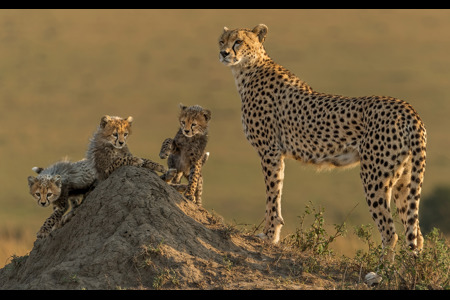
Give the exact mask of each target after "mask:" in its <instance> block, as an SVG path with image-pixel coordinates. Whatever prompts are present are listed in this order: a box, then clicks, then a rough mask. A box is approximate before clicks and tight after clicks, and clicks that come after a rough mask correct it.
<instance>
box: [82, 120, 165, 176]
mask: <svg viewBox="0 0 450 300" xmlns="http://www.w3.org/2000/svg"><path fill="white" fill-rule="evenodd" d="M132 122H133V117H131V116H130V117H128V118H127V119H123V118H121V117H116V116H108V115H105V116H103V117H102V118H101V120H100V125H99V126H98V128H97V131H96V132H95V133H94V136H93V137H92V139H91V142H90V144H89V148H88V151H87V154H86V157H87V159H88V160H89V161H90V162H91V163H92V165H93V166H94V169H95V171H96V173H97V174H96V176H97V179H98V180H99V182H100V181H103V180H105V179H107V178H108V177H109V175H111V173H112V172H114V171H115V170H116V169H118V168H120V167H122V166H137V167H144V168H148V169H150V170H153V171H158V172H161V173H165V172H166V169H165V168H164V166H163V165H161V164H158V163H156V162H153V161H151V160H149V159H146V158H140V157H137V156H134V155H133V154H131V152H130V150H129V149H128V145H127V139H128V137H129V136H130V134H131V124H132Z"/></svg>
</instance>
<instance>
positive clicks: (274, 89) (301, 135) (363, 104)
mask: <svg viewBox="0 0 450 300" xmlns="http://www.w3.org/2000/svg"><path fill="white" fill-rule="evenodd" d="M267 31H268V28H267V26H266V25H264V24H260V25H258V26H256V27H255V28H253V29H252V30H250V29H234V30H229V29H228V28H226V27H225V28H224V31H223V33H222V34H221V36H220V38H219V48H220V52H219V59H220V61H221V62H222V63H223V64H225V65H226V66H229V67H230V68H231V71H232V73H233V76H234V78H235V83H236V87H237V90H238V92H239V94H240V96H241V101H242V107H241V111H242V125H243V129H244V133H245V135H246V137H247V140H248V141H249V142H250V144H251V145H252V146H253V147H254V148H255V150H256V151H257V152H258V154H259V156H260V158H261V166H262V170H263V174H264V178H265V183H266V193H267V202H266V217H265V227H264V231H263V234H261V236H262V237H264V238H268V239H269V240H270V241H272V242H274V243H276V242H278V240H279V238H280V230H281V227H282V225H283V224H284V221H283V218H282V216H281V191H282V187H283V178H284V159H285V158H286V157H288V158H293V159H295V160H298V161H302V162H305V163H310V164H315V165H321V166H329V167H344V166H353V165H357V164H358V163H360V168H361V171H360V174H361V180H362V183H363V186H364V192H365V195H366V200H367V204H368V205H369V210H370V213H371V215H372V218H373V220H374V221H375V223H376V224H377V226H378V230H379V232H380V234H381V237H382V243H383V247H384V248H386V249H387V257H386V258H387V259H388V260H391V261H392V260H393V258H394V251H393V250H394V247H395V244H396V242H397V239H398V237H397V234H396V233H395V228H394V222H393V219H392V215H391V211H390V202H391V196H393V197H394V200H395V203H396V206H397V209H398V211H399V215H400V217H401V219H402V223H403V224H404V227H405V230H406V238H407V242H408V245H409V247H410V248H411V249H418V250H420V249H421V248H422V246H423V237H422V234H421V232H420V228H419V218H418V214H419V201H420V192H421V188H422V182H423V177H424V172H425V156H426V131H425V127H424V124H423V122H422V120H421V119H420V117H419V115H418V114H417V113H416V111H415V110H414V109H413V108H412V107H411V105H409V104H408V103H406V102H404V101H402V100H399V99H395V98H391V97H379V96H371V97H354V98H353V97H343V96H338V95H329V94H324V93H320V92H316V91H314V90H313V89H312V88H311V87H310V86H309V85H307V84H306V83H305V82H304V81H302V80H300V79H299V78H298V77H296V76H295V75H294V74H293V73H291V72H290V71H288V70H287V69H285V68H284V67H282V66H280V65H279V64H277V63H275V62H274V61H273V60H272V59H271V58H270V57H269V56H268V55H267V53H266V51H265V49H264V46H263V42H264V40H265V38H266V35H267Z"/></svg>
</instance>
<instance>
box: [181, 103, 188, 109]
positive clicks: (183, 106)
mask: <svg viewBox="0 0 450 300" xmlns="http://www.w3.org/2000/svg"><path fill="white" fill-rule="evenodd" d="M186 108H187V106H186V105H183V103H180V109H181V111H183V110H185V109H186Z"/></svg>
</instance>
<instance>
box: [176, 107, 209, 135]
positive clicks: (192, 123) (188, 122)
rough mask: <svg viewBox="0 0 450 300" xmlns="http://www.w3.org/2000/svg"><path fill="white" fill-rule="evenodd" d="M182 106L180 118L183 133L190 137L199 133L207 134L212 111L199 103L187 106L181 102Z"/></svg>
mask: <svg viewBox="0 0 450 300" xmlns="http://www.w3.org/2000/svg"><path fill="white" fill-rule="evenodd" d="M180 108H181V112H180V116H179V118H178V119H179V121H180V127H181V131H182V133H183V134H184V135H185V136H186V137H189V138H190V137H193V136H194V135H197V134H200V135H203V134H205V133H206V130H207V129H208V124H209V120H210V119H211V111H210V110H208V109H204V108H202V107H201V106H199V105H194V106H190V107H187V106H185V105H183V104H180Z"/></svg>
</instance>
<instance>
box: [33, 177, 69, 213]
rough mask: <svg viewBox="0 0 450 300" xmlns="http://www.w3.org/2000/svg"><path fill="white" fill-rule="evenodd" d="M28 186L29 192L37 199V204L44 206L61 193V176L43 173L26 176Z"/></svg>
mask: <svg viewBox="0 0 450 300" xmlns="http://www.w3.org/2000/svg"><path fill="white" fill-rule="evenodd" d="M28 186H29V188H30V194H31V195H32V196H33V197H34V199H35V200H36V201H37V204H38V205H39V206H42V207H46V206H48V205H50V203H53V202H54V201H56V200H58V198H59V196H60V195H61V187H62V182H61V176H59V175H54V176H51V175H44V176H42V175H41V176H38V177H36V178H35V177H33V176H29V177H28Z"/></svg>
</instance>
